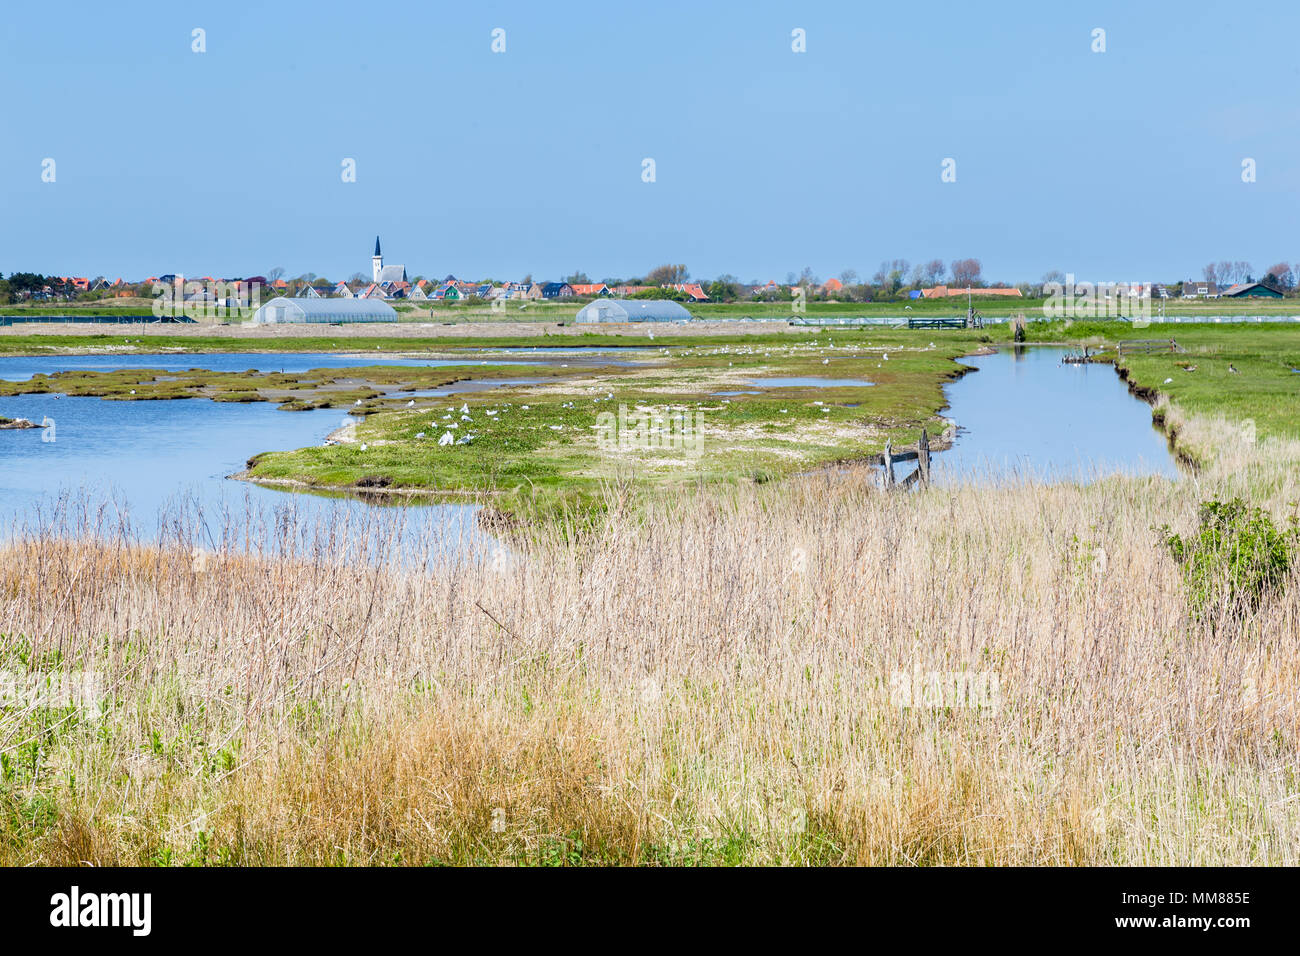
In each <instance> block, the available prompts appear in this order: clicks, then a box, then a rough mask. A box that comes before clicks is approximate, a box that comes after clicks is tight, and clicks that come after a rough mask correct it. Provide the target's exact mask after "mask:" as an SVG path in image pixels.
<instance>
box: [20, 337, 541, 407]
mask: <svg viewBox="0 0 1300 956" xmlns="http://www.w3.org/2000/svg"><path fill="white" fill-rule="evenodd" d="M543 358H546V357H545V356H543ZM558 364H559V363H558V362H557V361H552V360H546V361H531V360H530V361H527V362H525V361H522V360H510V359H492V360H491V361H489V360H488V359H479V358H476V359H418V358H380V357H379V356H378V355H376V356H375V357H374V358H371V357H370V356H368V355H364V353H356V354H353V355H351V356H348V355H336V354H333V353H330V352H276V353H273V354H270V353H260V354H258V353H248V352H208V353H203V354H198V353H193V352H191V353H186V354H184V355H59V356H46V355H41V356H35V357H30V356H29V357H23V356H0V379H7V380H9V381H11V382H22V381H26V380H27V379H29V378H31V377H32V376H33V375H35V374H37V373H38V372H44V373H45V374H47V375H49V374H52V373H54V372H113V371H117V370H119V369H124V368H156V369H158V370H160V371H164V372H187V371H189V370H190V369H192V368H201V369H205V370H207V371H209V372H244V371H248V370H250V369H252V370H256V371H259V372H285V373H287V374H290V375H295V374H297V373H299V372H306V371H309V370H310V369H314V368H353V367H357V366H364V365H403V366H407V367H411V368H442V367H444V366H448V367H454V366H463V365H521V366H528V365H558ZM10 417H12V416H10Z"/></svg>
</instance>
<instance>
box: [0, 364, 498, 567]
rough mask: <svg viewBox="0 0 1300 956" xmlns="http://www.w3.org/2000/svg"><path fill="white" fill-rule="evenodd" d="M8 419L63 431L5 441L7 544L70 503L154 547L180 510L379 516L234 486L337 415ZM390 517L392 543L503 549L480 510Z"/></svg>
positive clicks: (169, 412)
mask: <svg viewBox="0 0 1300 956" xmlns="http://www.w3.org/2000/svg"><path fill="white" fill-rule="evenodd" d="M191 361H192V358H191ZM187 367H188V366H187ZM0 416H3V417H7V418H26V419H29V420H30V421H33V422H36V423H38V424H40V423H42V422H45V421H52V422H53V423H54V427H53V429H48V428H42V429H28V430H23V431H0V538H3V537H6V536H7V535H8V534H9V533H10V531H11V529H12V528H13V527H14V526H15V522H18V521H31V520H32V519H33V516H35V515H36V514H37V513H38V512H42V513H45V514H49V513H50V512H51V511H52V510H54V509H55V508H56V506H57V504H58V502H59V500H60V499H61V498H63V497H65V496H72V497H84V498H85V499H86V500H88V501H90V502H92V503H98V502H105V501H111V502H112V506H111V507H110V508H109V509H108V512H109V513H108V521H109V524H110V525H112V524H115V523H120V522H121V521H123V520H125V521H128V522H129V524H130V528H131V533H132V534H133V536H135V537H138V538H140V539H143V540H154V539H156V538H157V536H158V535H159V533H160V532H161V531H163V530H164V529H166V528H167V527H168V526H169V525H170V524H173V523H175V522H176V521H177V520H178V518H179V517H180V515H181V513H182V512H185V513H187V514H189V515H190V516H191V517H193V516H194V514H195V513H196V512H201V513H202V515H203V516H204V518H203V520H204V522H205V523H207V524H211V523H213V522H219V520H220V519H219V516H220V515H221V514H222V513H223V512H226V511H231V512H235V513H243V512H252V513H255V514H257V515H259V516H261V518H262V520H264V521H266V522H269V525H270V526H272V527H281V526H283V525H284V524H285V523H286V522H288V523H290V524H295V525H298V526H304V527H306V526H311V525H313V524H321V525H324V526H338V525H340V524H342V523H347V522H351V523H353V524H355V523H357V522H363V521H366V520H369V518H371V517H373V516H374V514H375V513H376V512H377V511H378V510H381V509H378V508H377V507H376V505H375V504H371V503H369V502H366V501H361V500H357V499H355V498H346V497H323V496H319V495H311V494H299V493H294V492H290V491H281V490H277V489H272V488H264V487H260V486H258V485H253V484H249V483H248V482H242V481H228V480H227V479H226V476H227V475H230V474H232V473H234V472H237V471H240V470H242V469H243V468H244V465H245V461H246V459H248V458H249V457H251V456H253V455H255V454H258V453H259V452H264V451H277V450H286V449H295V448H304V447H307V446H311V445H319V444H320V443H321V442H322V441H323V440H324V438H325V436H326V435H327V434H328V433H329V432H331V431H333V430H334V429H335V428H337V427H339V425H341V424H344V423H349V422H353V421H355V419H350V418H347V417H345V416H344V414H343V412H342V411H341V410H339V409H314V410H310V411H302V412H283V411H280V410H279V409H277V408H276V407H275V404H274V403H271V402H256V403H247V404H242V403H229V402H213V401H209V400H207V399H202V398H190V399H176V400H170V401H133V402H115V401H104V400H102V399H99V398H90V397H80V398H79V397H58V396H55V395H52V394H44V395H16V396H10V397H0ZM375 500H376V501H377V502H378V503H380V504H389V503H396V502H400V501H401V500H402V499H379V498H377V499H375ZM382 510H383V511H385V512H398V511H400V512H403V514H402V515H401V523H402V527H401V528H400V529H390V531H387V532H383V533H384V534H389V535H398V536H399V537H401V538H402V539H403V540H404V541H408V542H413V541H415V540H417V539H420V540H428V541H433V542H442V543H444V544H445V545H446V546H447V547H452V548H460V547H468V548H473V549H489V550H490V549H492V548H493V547H494V544H493V542H492V539H491V538H490V537H489V536H487V535H486V534H484V533H483V532H481V531H480V530H479V528H478V525H477V522H476V520H475V515H476V512H477V507H476V506H471V505H448V504H437V505H421V506H419V507H412V508H403V509H393V508H384V509H382ZM254 544H257V543H254ZM259 546H260V545H259Z"/></svg>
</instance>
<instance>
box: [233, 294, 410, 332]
mask: <svg viewBox="0 0 1300 956" xmlns="http://www.w3.org/2000/svg"><path fill="white" fill-rule="evenodd" d="M396 321H397V312H396V311H395V310H394V309H393V307H392V306H391V305H389V304H388V303H387V302H384V301H383V300H382V299H378V300H376V299H286V298H285V297H284V296H276V297H275V298H274V299H272V300H271V301H270V302H267V303H266V304H265V305H263V306H262V307H261V308H259V309H258V310H257V311H256V312H254V313H253V322H254V323H255V324H257V325H283V324H301V323H304V322H319V323H324V324H330V325H337V324H339V323H342V322H396Z"/></svg>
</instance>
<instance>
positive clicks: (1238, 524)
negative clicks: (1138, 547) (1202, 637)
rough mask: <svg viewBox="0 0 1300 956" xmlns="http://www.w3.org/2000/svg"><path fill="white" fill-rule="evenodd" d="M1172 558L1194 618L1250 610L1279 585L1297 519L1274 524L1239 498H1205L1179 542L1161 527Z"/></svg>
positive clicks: (1297, 536)
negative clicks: (1196, 521) (1196, 520)
mask: <svg viewBox="0 0 1300 956" xmlns="http://www.w3.org/2000/svg"><path fill="white" fill-rule="evenodd" d="M1160 530H1161V533H1162V534H1163V535H1164V538H1165V544H1166V545H1167V546H1168V548H1169V551H1170V553H1171V554H1172V555H1173V557H1174V560H1175V561H1177V562H1178V563H1179V564H1180V565H1182V569H1183V580H1184V581H1185V582H1186V584H1187V592H1188V598H1189V600H1190V601H1191V605H1192V609H1193V610H1194V612H1195V613H1196V614H1197V616H1198V617H1205V616H1208V615H1211V614H1215V613H1218V612H1221V611H1230V610H1233V609H1238V610H1242V611H1253V610H1255V609H1256V608H1258V607H1259V605H1260V603H1261V602H1262V601H1263V599H1264V598H1265V597H1266V596H1267V595H1269V594H1272V593H1276V592H1277V591H1280V590H1281V588H1282V587H1283V585H1284V583H1285V581H1286V576H1287V572H1288V571H1289V570H1290V568H1291V561H1292V559H1293V557H1294V555H1295V552H1296V550H1297V548H1298V547H1300V528H1298V527H1297V524H1296V518H1295V517H1294V516H1292V517H1291V519H1290V526H1289V527H1285V528H1278V527H1277V526H1276V525H1275V524H1274V523H1273V519H1272V518H1271V517H1270V516H1269V515H1268V513H1267V512H1265V511H1263V510H1262V509H1260V508H1251V507H1248V506H1247V505H1246V504H1245V502H1243V501H1242V500H1241V499H1240V498H1234V499H1232V501H1228V502H1220V501H1207V502H1204V503H1202V505H1201V510H1200V528H1199V530H1198V531H1197V532H1196V534H1195V535H1194V536H1192V537H1189V538H1188V539H1187V540H1184V539H1183V537H1182V535H1178V534H1170V533H1169V527H1168V525H1166V526H1164V527H1163V528H1161V529H1160Z"/></svg>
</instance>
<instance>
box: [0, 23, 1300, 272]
mask: <svg viewBox="0 0 1300 956" xmlns="http://www.w3.org/2000/svg"><path fill="white" fill-rule="evenodd" d="M498 27H499V28H503V29H504V30H505V31H506V34H505V41H506V49H505V52H504V53H493V52H492V49H491V46H492V35H491V34H492V30H493V29H494V28H498ZM195 28H202V29H203V30H204V31H206V47H207V50H206V52H205V53H195V52H192V49H191V48H192V44H193V39H192V31H193V30H194V29H195ZM796 28H799V29H802V30H804V31H806V47H807V50H806V52H804V53H795V52H793V51H792V42H793V41H792V38H791V32H792V31H793V30H794V29H796ZM1095 28H1102V29H1104V30H1105V31H1106V34H1105V42H1106V51H1105V52H1104V53H1094V52H1093V51H1092V47H1093V44H1094V40H1093V35H1092V34H1093V30H1094V29H1095ZM1298 49H1300V4H1297V3H1296V2H1295V0H1289V2H1263V3H1252V4H1236V5H1232V4H1229V5H1225V4H1221V3H1214V4H1210V3H1164V2H1143V3H1138V2H1132V0H1129V2H1116V3H1111V2H1087V3H1054V2H1044V0H1038V2H1024V3H996V2H994V3H971V2H960V3H949V2H930V3H925V4H915V3H893V4H876V3H870V4H869V3H865V2H860V0H855V2H842V3H841V2H815V0H803V2H756V0H744V2H730V3H721V2H699V0H696V2H676V0H656V2H652V3H651V2H645V3H621V2H620V3H610V2H581V3H578V2H574V3H566V2H559V0H557V2H538V0H527V2H511V3H505V2H498V3H490V2H475V3H435V2H409V3H408V2H388V3H355V2H349V3H333V2H311V3H307V2H282V0H272V2H263V3H243V2H240V0H226V2H186V3H177V2H157V3H154V2H138V3H131V2H125V3H106V2H102V0H96V2H79V3H60V2H57V0H54V2H43V3H18V2H14V3H7V4H5V6H4V9H3V12H2V14H0V89H3V90H4V91H5V93H6V97H5V101H6V107H7V109H6V111H5V112H6V120H5V123H4V129H3V132H2V133H0V271H3V272H4V273H5V274H8V273H10V272H13V271H34V272H42V273H53V274H59V275H89V276H94V275H99V274H103V275H106V276H108V277H109V278H110V279H112V278H116V277H117V276H119V275H120V276H123V277H125V278H128V279H135V278H143V277H145V276H149V275H159V274H162V273H167V272H180V273H184V274H187V275H209V274H210V275H216V276H243V275H251V274H259V273H260V274H264V273H265V272H266V271H267V270H269V269H271V268H272V267H273V266H281V267H283V268H284V269H285V270H286V271H287V273H288V274H289V275H296V274H299V273H302V272H305V271H313V272H316V273H319V274H321V275H326V276H329V277H331V278H334V279H338V278H346V277H347V276H348V275H351V274H352V273H353V272H357V271H361V272H365V273H368V272H369V268H370V254H371V251H372V247H373V244H374V237H375V234H376V233H378V234H380V235H381V236H382V237H383V245H384V253H385V257H386V261H387V262H389V263H405V264H406V266H407V268H408V271H409V272H410V273H411V274H412V275H416V274H423V275H428V276H439V277H440V276H442V275H445V274H446V273H449V272H451V273H455V274H456V275H458V276H462V277H493V278H497V279H505V278H520V277H522V276H523V275H524V274H525V273H531V274H532V275H533V276H534V278H537V279H542V278H558V277H561V276H564V275H567V274H569V273H571V272H573V271H575V270H579V269H581V270H583V271H585V272H587V273H588V274H589V275H591V277H592V278H593V279H598V278H603V277H628V276H633V275H642V274H644V273H645V272H646V271H648V270H649V269H651V268H652V267H654V266H656V265H659V264H661V263H664V262H674V263H676V262H681V263H685V264H687V265H688V266H689V267H690V270H691V274H692V275H693V276H694V277H698V278H704V277H712V276H714V275H717V274H719V273H732V274H734V275H736V276H738V277H739V278H740V279H742V280H749V279H761V280H766V279H769V278H775V279H777V280H778V281H780V280H783V279H784V278H785V276H786V274H787V273H789V272H792V271H794V272H797V271H798V270H800V269H802V268H803V267H804V266H811V267H812V269H813V270H814V272H816V273H817V274H818V275H819V276H821V277H823V278H826V277H829V276H832V275H836V274H838V273H839V272H840V271H842V270H844V269H846V268H853V269H856V270H857V271H858V272H859V273H860V274H861V275H863V276H864V277H865V276H869V275H870V274H871V273H873V272H874V271H875V270H876V268H877V267H878V266H879V264H880V262H881V260H882V259H893V258H905V259H908V260H910V261H912V262H913V263H915V262H918V261H924V260H927V259H930V258H934V257H939V258H942V259H944V260H945V261H948V260H951V259H953V258H957V257H965V256H976V257H978V258H980V259H982V260H983V263H984V274H985V278H986V279H989V280H1005V281H1009V282H1010V281H1017V280H1021V279H1026V280H1033V279H1037V278H1038V277H1040V276H1041V275H1042V274H1043V273H1044V272H1046V271H1047V270H1050V269H1059V270H1061V271H1069V272H1073V273H1075V274H1076V275H1078V276H1079V277H1080V278H1081V279H1090V280H1093V281H1122V280H1152V279H1157V280H1170V281H1174V280H1177V279H1180V278H1187V277H1191V276H1199V274H1200V267H1201V266H1202V265H1203V264H1204V263H1205V262H1207V261H1210V260H1219V259H1246V260H1249V261H1251V262H1252V263H1253V264H1254V265H1255V267H1256V269H1257V270H1261V269H1263V268H1265V267H1267V266H1268V265H1270V264H1272V263H1273V262H1274V261H1276V260H1279V259H1287V260H1290V261H1295V260H1300V234H1298V233H1297V229H1296V225H1297V222H1300V215H1298V214H1300V198H1298V196H1300V55H1297V50H1298ZM949 157H951V158H952V159H954V160H956V173H957V177H956V178H957V181H956V182H950V183H945V182H942V181H941V172H942V169H941V163H942V162H943V160H944V159H945V158H949ZM347 158H351V159H354V160H355V161H356V182H343V181H342V175H341V173H342V163H343V161H344V160H345V159H347ZM645 158H652V159H654V161H655V167H656V168H655V175H656V181H655V182H652V183H647V182H643V181H642V160H643V159H645ZM1246 158H1251V159H1254V160H1255V166H1256V181H1255V182H1253V183H1245V182H1243V181H1242V161H1243V160H1244V159H1246ZM45 159H53V160H54V161H55V167H54V171H55V181H54V182H52V183H51V182H43V181H42V172H43V165H42V163H43V161H44V160H45Z"/></svg>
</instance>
